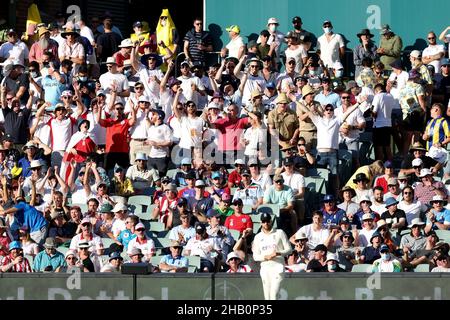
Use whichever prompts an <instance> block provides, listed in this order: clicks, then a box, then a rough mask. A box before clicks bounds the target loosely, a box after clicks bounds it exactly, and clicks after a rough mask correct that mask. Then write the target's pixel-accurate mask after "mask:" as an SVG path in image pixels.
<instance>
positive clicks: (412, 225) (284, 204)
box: [0, 9, 450, 290]
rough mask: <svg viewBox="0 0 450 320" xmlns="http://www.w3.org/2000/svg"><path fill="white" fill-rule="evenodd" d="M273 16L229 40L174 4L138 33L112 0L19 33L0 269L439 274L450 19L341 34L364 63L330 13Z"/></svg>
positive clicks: (443, 244)
mask: <svg viewBox="0 0 450 320" xmlns="http://www.w3.org/2000/svg"><path fill="white" fill-rule="evenodd" d="M264 23H265V22H263V23H262V24H264ZM281 23H282V24H290V23H291V22H290V21H283V22H279V21H278V19H277V18H270V19H268V21H267V24H266V26H265V27H264V28H263V30H261V31H259V32H258V34H259V37H258V39H255V40H251V41H249V42H248V43H244V40H243V37H242V36H241V30H240V27H239V26H238V25H230V26H228V27H227V28H226V31H227V32H228V33H229V37H230V40H229V42H228V43H227V44H226V46H224V48H222V49H221V50H220V52H218V53H217V52H216V53H215V52H213V35H211V34H210V33H209V32H208V31H204V26H203V21H202V19H201V18H195V19H193V26H192V29H191V30H190V31H189V32H187V34H186V35H184V37H183V38H182V36H183V35H180V34H179V33H178V31H177V28H176V26H175V23H174V21H173V20H172V18H171V16H170V13H169V10H168V9H163V11H162V13H161V16H160V18H159V20H158V21H157V23H156V27H155V28H152V25H151V24H149V23H148V22H146V21H136V22H134V23H133V24H132V26H130V30H129V31H131V29H132V31H133V32H132V33H131V34H130V35H129V36H128V34H127V37H123V36H122V33H121V31H120V30H119V29H118V28H117V27H115V26H114V24H113V18H112V17H111V16H109V15H105V16H104V17H101V18H99V17H93V18H92V19H90V20H87V19H84V18H81V19H80V20H79V21H76V23H72V22H71V21H65V17H64V16H62V15H59V16H58V17H56V19H55V21H54V22H50V24H48V25H47V24H40V25H38V26H37V28H36V32H35V36H33V37H29V38H28V39H22V38H21V37H20V35H19V34H18V33H17V32H16V31H15V30H14V29H11V30H8V32H7V41H5V42H4V43H3V44H1V46H0V62H1V67H2V76H1V77H2V80H1V83H0V88H1V92H0V94H1V100H0V103H1V108H2V109H1V110H2V112H0V123H1V134H2V136H1V144H0V182H1V186H0V195H1V197H0V199H1V200H0V203H1V208H0V216H1V219H0V269H1V272H66V271H69V270H71V269H73V268H78V269H80V270H81V271H84V272H119V271H120V269H121V267H122V265H123V264H124V263H142V262H144V263H151V264H152V265H153V271H154V272H188V271H189V272H252V270H258V269H259V268H260V267H261V272H262V273H263V272H265V273H268V274H269V273H271V272H272V271H274V272H275V273H283V272H304V271H306V272H346V271H347V272H348V271H351V270H352V269H354V268H355V266H357V265H370V269H371V270H372V271H374V272H404V271H413V270H414V269H415V268H416V267H417V266H419V265H426V268H425V269H423V270H422V271H433V272H448V271H449V270H450V259H449V255H448V253H449V241H450V235H449V234H450V231H448V229H449V227H450V211H449V208H450V207H448V206H447V200H448V196H449V190H450V188H448V185H449V184H448V183H447V181H449V182H450V180H449V178H450V162H448V161H447V157H448V151H447V146H448V144H449V142H450V131H449V122H448V117H449V116H450V108H449V107H450V105H449V93H450V75H449V72H450V70H449V68H450V60H449V59H448V55H449V53H448V49H447V48H446V46H447V45H448V42H449V41H450V27H448V28H446V29H445V30H443V31H442V33H441V34H440V35H439V37H438V36H437V35H436V34H435V33H434V32H433V31H430V32H428V33H426V32H425V33H424V35H426V36H427V40H428V46H427V47H426V48H425V49H424V50H423V51H419V50H413V51H411V52H410V53H408V57H409V61H402V59H401V55H402V49H403V43H402V39H401V36H400V35H397V34H395V32H394V31H393V30H391V29H390V27H389V26H388V25H384V26H383V27H382V29H381V41H380V43H379V44H375V43H374V42H373V40H372V38H373V37H374V35H373V34H372V33H371V31H370V30H368V29H363V30H361V31H360V32H359V33H357V34H355V35H346V36H347V37H355V39H356V38H357V39H359V44H358V45H357V46H356V47H355V48H354V49H353V63H354V67H355V68H354V71H353V68H352V66H350V65H345V64H346V63H344V55H345V54H346V45H345V42H344V40H343V36H342V35H340V34H339V33H335V31H334V28H333V24H332V22H331V21H324V22H323V25H322V27H323V34H321V35H318V37H316V35H314V34H312V33H310V32H308V31H306V30H305V29H303V24H302V19H301V18H300V17H298V16H297V17H294V18H293V19H292V30H291V31H289V32H287V33H286V34H284V33H282V32H280V31H279V30H278V27H279V25H280V24H281ZM336 31H338V30H336ZM438 40H440V41H443V42H444V45H443V44H439V43H438ZM180 53H181V54H180ZM214 55H216V57H218V58H219V59H218V61H220V63H211V62H210V61H211V59H210V58H211V57H214ZM180 57H181V59H180ZM344 65H345V68H344ZM406 66H408V69H409V70H407V68H406ZM367 137H369V138H367ZM364 139H365V140H364ZM367 144H368V145H369V146H370V148H371V150H373V154H372V155H371V153H370V150H369V152H363V148H362V146H363V145H367ZM395 151H396V152H395ZM343 155H347V157H343ZM344 167H348V172H347V173H346V172H344V171H345V170H344ZM308 178H313V179H315V178H317V179H318V180H315V181H319V180H320V178H322V180H323V181H324V182H325V188H326V189H324V190H326V191H325V192H323V194H320V192H318V190H316V189H315V188H314V187H310V186H308V185H307V182H308V181H310V180H308ZM194 261H196V263H194ZM258 262H261V264H259V263H258ZM191 267H194V268H191ZM265 290H266V289H265Z"/></svg>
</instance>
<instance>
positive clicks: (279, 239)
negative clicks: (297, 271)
mask: <svg viewBox="0 0 450 320" xmlns="http://www.w3.org/2000/svg"><path fill="white" fill-rule="evenodd" d="M271 220H272V217H271V215H270V214H268V213H266V212H265V213H263V214H262V215H261V223H262V227H261V232H259V233H258V234H257V235H256V236H255V239H254V240H253V247H252V250H253V259H254V260H255V261H260V262H261V270H260V275H261V279H262V284H263V289H264V299H265V300H276V298H277V294H278V291H279V289H280V285H281V281H282V280H283V278H284V256H285V255H287V254H288V253H289V252H291V250H292V248H291V245H290V243H289V240H288V237H287V235H286V233H284V231H283V230H281V229H276V230H275V229H273V228H272V223H271Z"/></svg>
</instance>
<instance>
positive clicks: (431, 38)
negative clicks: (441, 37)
mask: <svg viewBox="0 0 450 320" xmlns="http://www.w3.org/2000/svg"><path fill="white" fill-rule="evenodd" d="M434 39H436V37H430V38H428V40H434Z"/></svg>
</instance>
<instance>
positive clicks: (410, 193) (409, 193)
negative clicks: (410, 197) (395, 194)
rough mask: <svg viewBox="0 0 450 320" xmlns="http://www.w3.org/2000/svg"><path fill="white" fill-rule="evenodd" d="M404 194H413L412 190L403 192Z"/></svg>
mask: <svg viewBox="0 0 450 320" xmlns="http://www.w3.org/2000/svg"><path fill="white" fill-rule="evenodd" d="M403 194H412V192H403Z"/></svg>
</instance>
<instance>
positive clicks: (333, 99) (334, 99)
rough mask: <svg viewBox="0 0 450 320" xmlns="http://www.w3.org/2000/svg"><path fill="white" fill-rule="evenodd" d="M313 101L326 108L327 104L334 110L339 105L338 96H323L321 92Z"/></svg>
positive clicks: (334, 94)
mask: <svg viewBox="0 0 450 320" xmlns="http://www.w3.org/2000/svg"><path fill="white" fill-rule="evenodd" d="M314 100H315V101H317V102H320V104H321V105H323V106H326V105H327V104H332V105H333V107H334V108H337V107H339V106H340V105H341V98H340V96H339V95H338V94H337V93H334V92H332V93H330V94H328V95H324V94H323V92H321V93H319V94H318V95H316V96H315V97H314Z"/></svg>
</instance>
